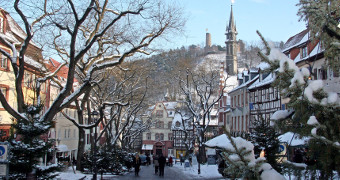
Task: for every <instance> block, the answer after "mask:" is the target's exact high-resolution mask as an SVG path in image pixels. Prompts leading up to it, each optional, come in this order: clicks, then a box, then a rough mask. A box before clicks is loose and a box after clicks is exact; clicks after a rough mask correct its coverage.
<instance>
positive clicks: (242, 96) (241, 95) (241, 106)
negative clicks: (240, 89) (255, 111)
mask: <svg viewBox="0 0 340 180" xmlns="http://www.w3.org/2000/svg"><path fill="white" fill-rule="evenodd" d="M241 107H243V93H242V94H241Z"/></svg>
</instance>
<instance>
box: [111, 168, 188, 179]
mask: <svg viewBox="0 0 340 180" xmlns="http://www.w3.org/2000/svg"><path fill="white" fill-rule="evenodd" d="M111 179H112V178H111ZM113 179H143V180H144V179H148V180H155V179H164V180H187V179H193V178H190V177H189V176H188V175H185V174H183V172H182V171H176V168H174V167H169V166H165V168H164V177H160V176H159V175H158V174H157V175H156V174H155V168H154V167H153V165H149V166H141V170H140V172H139V176H135V173H134V171H131V172H130V173H128V174H126V175H124V176H119V177H115V178H113Z"/></svg>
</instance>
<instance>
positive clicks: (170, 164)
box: [169, 156, 172, 167]
mask: <svg viewBox="0 0 340 180" xmlns="http://www.w3.org/2000/svg"><path fill="white" fill-rule="evenodd" d="M169 166H170V167H172V156H170V157H169Z"/></svg>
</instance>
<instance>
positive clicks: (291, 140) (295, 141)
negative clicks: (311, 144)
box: [279, 132, 310, 146]
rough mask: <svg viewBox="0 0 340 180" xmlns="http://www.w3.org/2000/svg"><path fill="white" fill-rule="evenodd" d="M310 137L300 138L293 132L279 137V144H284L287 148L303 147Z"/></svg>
mask: <svg viewBox="0 0 340 180" xmlns="http://www.w3.org/2000/svg"><path fill="white" fill-rule="evenodd" d="M309 139H310V137H300V135H299V134H296V133H293V132H286V133H285V134H282V135H281V136H279V140H280V142H285V143H287V144H288V145H289V146H299V145H304V144H306V143H307V142H308V141H309Z"/></svg>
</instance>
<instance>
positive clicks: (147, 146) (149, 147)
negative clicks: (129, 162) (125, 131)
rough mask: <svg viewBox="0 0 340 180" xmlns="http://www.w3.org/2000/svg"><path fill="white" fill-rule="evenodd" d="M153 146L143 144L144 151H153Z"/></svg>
mask: <svg viewBox="0 0 340 180" xmlns="http://www.w3.org/2000/svg"><path fill="white" fill-rule="evenodd" d="M152 149H153V145H152V144H143V146H142V150H152Z"/></svg>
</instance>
